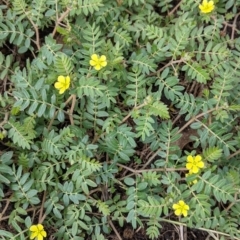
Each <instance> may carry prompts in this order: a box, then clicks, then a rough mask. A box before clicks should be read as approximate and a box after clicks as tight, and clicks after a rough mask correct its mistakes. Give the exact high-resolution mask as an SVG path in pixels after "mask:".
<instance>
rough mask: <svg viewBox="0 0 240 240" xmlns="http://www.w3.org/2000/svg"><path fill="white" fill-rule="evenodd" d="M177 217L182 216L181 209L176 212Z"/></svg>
mask: <svg viewBox="0 0 240 240" xmlns="http://www.w3.org/2000/svg"><path fill="white" fill-rule="evenodd" d="M174 213H175V215H177V216H180V215H181V214H182V211H181V209H177V210H176V211H175V212H174Z"/></svg>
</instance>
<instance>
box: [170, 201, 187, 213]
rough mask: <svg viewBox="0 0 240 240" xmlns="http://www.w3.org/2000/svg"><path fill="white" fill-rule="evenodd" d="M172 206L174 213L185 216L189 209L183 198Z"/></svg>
mask: <svg viewBox="0 0 240 240" xmlns="http://www.w3.org/2000/svg"><path fill="white" fill-rule="evenodd" d="M172 208H173V209H174V210H175V211H174V213H175V215H177V216H181V215H183V216H184V217H186V216H187V214H188V210H189V206H188V205H187V204H186V203H185V202H184V201H183V200H180V201H179V202H178V203H175V204H173V206H172Z"/></svg>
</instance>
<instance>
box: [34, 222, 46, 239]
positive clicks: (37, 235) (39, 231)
mask: <svg viewBox="0 0 240 240" xmlns="http://www.w3.org/2000/svg"><path fill="white" fill-rule="evenodd" d="M30 231H31V235H30V239H35V240H43V238H44V237H46V236H47V233H46V231H44V228H43V225H42V224H37V225H32V226H31V227H30Z"/></svg>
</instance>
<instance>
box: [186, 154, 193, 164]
mask: <svg viewBox="0 0 240 240" xmlns="http://www.w3.org/2000/svg"><path fill="white" fill-rule="evenodd" d="M187 161H188V162H190V163H192V162H193V156H191V155H189V156H187Z"/></svg>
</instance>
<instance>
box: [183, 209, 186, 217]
mask: <svg viewBox="0 0 240 240" xmlns="http://www.w3.org/2000/svg"><path fill="white" fill-rule="evenodd" d="M182 214H183V216H184V217H186V216H187V210H184V209H183V210H182Z"/></svg>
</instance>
